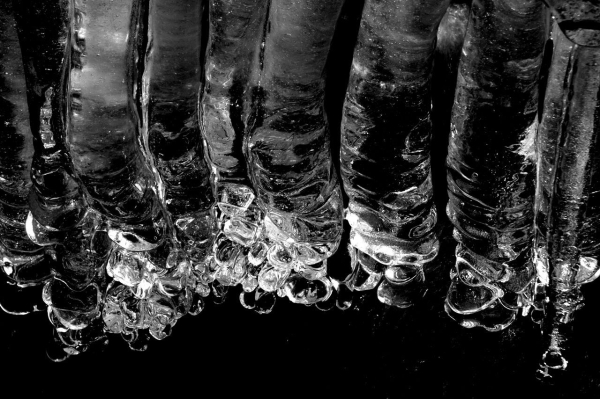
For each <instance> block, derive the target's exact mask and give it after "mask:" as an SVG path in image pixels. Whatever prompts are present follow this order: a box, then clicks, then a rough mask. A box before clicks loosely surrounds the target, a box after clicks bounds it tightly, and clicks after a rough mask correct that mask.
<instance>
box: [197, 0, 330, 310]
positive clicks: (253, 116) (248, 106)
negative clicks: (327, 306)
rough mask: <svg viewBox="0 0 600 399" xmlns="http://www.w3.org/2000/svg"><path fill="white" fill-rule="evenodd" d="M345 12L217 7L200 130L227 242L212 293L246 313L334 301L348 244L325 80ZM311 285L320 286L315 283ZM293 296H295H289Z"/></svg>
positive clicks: (309, 5) (255, 4)
mask: <svg viewBox="0 0 600 399" xmlns="http://www.w3.org/2000/svg"><path fill="white" fill-rule="evenodd" d="M340 8H341V2H338V1H336V2H331V3H327V4H321V3H320V2H313V1H310V2H306V3H299V2H291V1H280V2H267V1H241V2H240V1H238V2H231V1H211V2H210V4H209V11H210V12H209V19H210V35H209V45H208V50H207V59H206V85H205V88H204V93H203V97H202V100H201V107H202V131H203V135H204V138H205V140H206V144H207V157H208V159H209V161H210V163H211V166H212V172H213V178H214V185H215V189H216V197H217V198H216V201H217V217H218V220H217V226H218V228H219V230H220V232H221V233H220V234H219V235H218V236H217V238H216V241H215V244H214V246H213V259H212V261H211V264H210V265H209V270H210V280H211V281H212V282H213V284H212V288H213V293H214V294H215V296H216V297H218V298H224V294H225V293H226V291H227V287H229V286H234V285H237V284H241V285H242V287H243V289H244V293H243V294H242V296H241V297H240V300H241V301H242V304H243V305H244V306H245V307H247V308H252V309H254V310H256V311H257V312H259V313H268V312H270V311H271V309H272V307H273V305H274V303H275V298H276V293H277V295H279V296H287V297H288V298H289V299H290V300H291V301H292V302H298V303H303V304H306V305H311V304H314V303H316V302H320V301H323V300H325V299H327V298H329V296H330V295H331V292H332V285H331V282H330V281H329V280H327V278H326V277H325V276H326V271H327V268H326V259H327V258H328V257H329V256H331V254H332V253H333V252H334V251H335V250H336V248H337V246H338V244H339V240H340V236H341V193H340V189H339V185H338V183H337V179H336V175H335V170H334V168H333V163H332V157H331V152H330V148H329V129H328V126H327V118H326V115H325V112H324V105H323V99H324V98H323V96H324V77H323V70H324V66H325V61H326V59H327V54H328V52H329V44H330V42H331V39H332V36H333V32H334V28H335V24H336V22H337V18H338V15H339V12H340ZM308 281H311V282H310V283H309V282H308ZM286 287H288V288H286Z"/></svg>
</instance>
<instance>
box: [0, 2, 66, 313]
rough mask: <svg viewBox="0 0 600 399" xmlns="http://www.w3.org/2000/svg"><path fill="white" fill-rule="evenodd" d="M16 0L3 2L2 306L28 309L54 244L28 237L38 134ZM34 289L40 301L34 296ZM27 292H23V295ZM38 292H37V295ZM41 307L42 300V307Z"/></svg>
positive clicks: (0, 108)
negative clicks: (33, 124) (35, 134)
mask: <svg viewBox="0 0 600 399" xmlns="http://www.w3.org/2000/svg"><path fill="white" fill-rule="evenodd" d="M15 25H16V22H15V19H14V14H13V7H12V2H11V1H6V2H2V3H1V4H0V47H1V48H2V51H1V52H0V143H1V144H0V256H1V257H2V271H3V272H4V273H5V274H6V276H8V281H9V283H8V284H2V287H1V288H0V295H1V300H0V306H2V309H3V310H4V311H6V312H8V313H12V314H25V313H28V312H30V311H32V310H34V309H35V308H34V306H37V305H39V304H40V303H39V302H40V301H41V295H40V292H39V291H38V290H36V289H26V288H24V287H27V286H34V285H38V284H40V283H42V282H44V281H45V280H47V279H49V278H51V276H52V274H51V273H52V268H53V267H54V266H55V260H54V257H53V253H54V247H53V246H51V247H42V246H40V245H37V244H35V243H33V242H32V241H31V240H29V238H28V237H27V233H26V231H25V221H26V219H27V214H28V212H29V204H28V197H29V190H30V188H31V177H30V174H31V161H32V158H33V151H34V150H33V138H32V135H31V133H30V128H29V113H28V110H27V94H26V86H25V71H24V69H23V60H22V58H21V48H20V45H19V38H18V37H17V29H16V26H15ZM28 293H31V294H32V295H33V296H37V298H38V299H39V301H35V300H34V301H33V302H31V301H29V300H26V298H28V299H29V295H27V294H28ZM21 294H22V295H21ZM36 294H37V295H36ZM39 310H41V306H40V309H39Z"/></svg>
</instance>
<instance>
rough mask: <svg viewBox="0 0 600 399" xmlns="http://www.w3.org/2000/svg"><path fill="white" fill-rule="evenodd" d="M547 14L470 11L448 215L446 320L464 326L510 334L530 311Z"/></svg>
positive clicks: (508, 5) (509, 0)
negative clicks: (450, 263)
mask: <svg viewBox="0 0 600 399" xmlns="http://www.w3.org/2000/svg"><path fill="white" fill-rule="evenodd" d="M546 15H547V13H546V9H545V7H544V5H543V4H541V3H540V2H538V1H534V0H526V1H523V0H518V1H516V0H483V1H478V2H474V3H473V5H472V8H471V16H470V21H469V25H468V28H467V35H466V38H465V42H464V45H463V51H462V57H461V61H460V66H459V74H458V82H457V88H456V94H455V100H454V109H453V113H452V126H451V137H450V143H449V148H448V157H447V167H448V168H447V171H448V194H449V197H450V198H449V203H448V207H447V213H448V216H449V218H450V220H451V222H452V224H453V225H454V237H455V239H456V240H457V241H458V246H457V248H456V257H457V259H456V265H455V268H454V269H453V270H452V272H451V277H452V283H451V286H450V288H449V290H448V295H447V298H446V311H447V313H448V314H449V315H450V316H451V317H452V318H454V319H456V320H457V321H458V322H459V323H460V324H461V325H462V326H464V327H468V328H471V327H476V326H480V327H483V328H485V329H487V330H490V331H496V330H501V329H503V328H506V327H507V326H508V325H510V324H511V323H512V322H513V321H514V319H515V316H516V314H517V311H518V309H519V308H523V307H524V308H525V309H527V308H528V307H529V305H530V303H531V298H530V287H531V281H532V280H533V278H534V268H533V266H532V264H531V261H530V256H531V240H532V233H533V231H532V222H533V193H534V188H533V176H534V167H535V148H534V140H535V134H536V131H537V124H538V119H537V109H538V77H539V73H540V66H541V63H542V56H543V49H544V44H545V41H546V38H547V31H548V28H547V17H546ZM524 311H525V310H524Z"/></svg>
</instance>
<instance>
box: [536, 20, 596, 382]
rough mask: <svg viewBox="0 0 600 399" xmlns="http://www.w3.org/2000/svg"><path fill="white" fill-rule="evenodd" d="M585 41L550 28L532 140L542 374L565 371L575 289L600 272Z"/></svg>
mask: <svg viewBox="0 0 600 399" xmlns="http://www.w3.org/2000/svg"><path fill="white" fill-rule="evenodd" d="M595 15H596V16H595V17H593V18H594V19H593V20H592V21H593V22H595V23H596V24H597V26H600V19H598V15H600V14H597V13H596V14H595ZM558 21H559V22H560V19H558ZM586 25H587V26H590V24H583V26H584V27H585V26H586ZM568 27H570V28H571V27H572V26H568ZM575 28H576V27H575ZM566 33H568V32H566ZM588 38H590V39H592V40H590V41H584V38H583V37H582V36H577V37H576V39H577V40H578V42H579V43H581V44H582V45H578V44H575V43H573V42H572V41H570V40H569V39H568V38H567V36H566V35H565V32H564V31H562V30H561V29H560V28H559V25H557V24H556V23H555V25H554V29H553V41H554V52H553V56H552V64H551V67H550V74H549V76H548V85H547V89H546V97H545V101H544V115H543V118H542V121H541V124H540V129H539V134H538V139H537V151H538V152H537V157H538V168H537V186H536V196H535V201H536V202H535V246H534V250H535V254H534V255H535V260H536V267H537V270H538V283H537V294H538V295H539V296H540V297H545V298H547V302H546V303H544V302H541V303H540V304H539V305H542V306H541V309H539V310H541V311H544V313H545V316H544V319H543V322H542V332H543V337H544V345H545V349H546V352H545V353H544V355H543V360H542V363H541V367H540V370H539V371H540V373H541V375H542V376H544V377H548V376H552V372H553V370H558V371H560V370H564V369H565V368H566V366H567V360H566V355H565V352H568V349H569V342H568V339H569V336H570V335H571V330H572V323H571V322H572V319H573V317H574V313H575V311H576V310H577V309H579V308H581V306H583V297H582V294H581V291H580V287H581V285H582V284H585V283H588V282H591V281H593V280H595V279H596V278H597V277H598V275H599V274H600V267H598V255H600V239H599V237H600V205H599V204H600V180H599V177H600V175H599V173H600V140H599V137H600V122H599V120H598V114H599V113H600V101H599V98H600V97H599V96H600V47H599V46H598V45H599V44H600V43H598V42H597V41H596V38H597V36H595V35H589V37H588Z"/></svg>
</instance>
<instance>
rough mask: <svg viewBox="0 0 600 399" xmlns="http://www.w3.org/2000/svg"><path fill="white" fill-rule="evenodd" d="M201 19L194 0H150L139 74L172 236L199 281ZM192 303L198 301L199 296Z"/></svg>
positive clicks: (203, 245)
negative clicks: (144, 58) (145, 92)
mask: <svg viewBox="0 0 600 399" xmlns="http://www.w3.org/2000/svg"><path fill="white" fill-rule="evenodd" d="M201 21H202V4H201V2H199V1H197V0H178V1H171V0H169V1H167V0H151V1H150V11H149V21H148V37H149V40H148V48H147V53H148V54H147V63H146V68H145V72H144V76H145V80H146V81H147V82H148V84H147V85H145V86H147V87H148V95H147V96H146V97H145V98H147V101H148V104H147V106H146V107H144V110H145V111H146V114H145V117H146V121H147V122H146V123H145V125H147V126H148V140H147V144H148V147H149V151H150V152H151V155H152V156H153V158H154V164H155V166H156V168H157V170H158V173H159V174H160V177H161V179H162V183H163V184H164V190H165V192H164V200H165V203H166V206H167V210H168V211H169V213H170V214H171V218H172V219H173V222H174V227H175V230H176V235H177V239H178V241H179V243H180V245H181V246H182V248H183V250H184V251H185V253H186V254H187V256H188V257H189V259H190V261H192V263H193V266H194V269H195V270H196V274H198V276H197V277H198V279H200V280H202V279H203V276H202V271H204V270H206V264H205V262H206V260H207V256H208V255H209V254H210V251H211V250H212V243H213V238H214V230H215V217H214V210H213V209H212V205H213V203H214V199H213V194H212V189H211V184H210V171H209V168H208V167H207V165H206V161H205V160H204V151H203V145H202V137H201V135H200V126H199V122H198V95H199V94H200V93H199V91H200V84H201V77H202V64H201V63H202V56H201V27H202V23H201ZM196 280H197V279H191V280H190V282H192V281H196ZM197 282H198V284H201V286H199V287H197V288H198V291H199V293H201V294H207V293H208V292H209V288H208V286H206V285H205V284H203V283H202V282H201V281H197ZM192 285H194V284H192ZM192 288H194V287H192ZM194 302H195V303H198V302H202V299H201V297H197V298H196V299H195V300H194ZM200 309H201V308H200Z"/></svg>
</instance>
